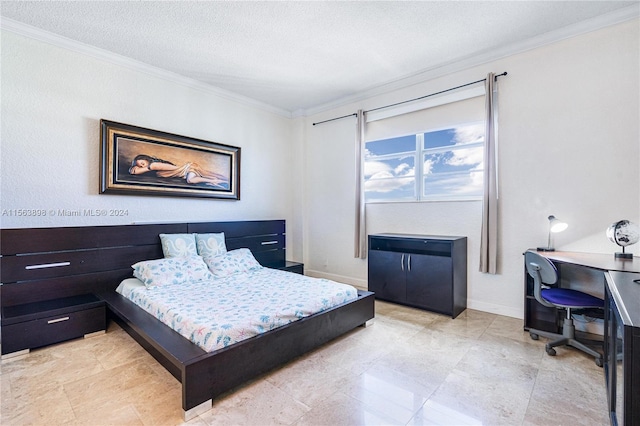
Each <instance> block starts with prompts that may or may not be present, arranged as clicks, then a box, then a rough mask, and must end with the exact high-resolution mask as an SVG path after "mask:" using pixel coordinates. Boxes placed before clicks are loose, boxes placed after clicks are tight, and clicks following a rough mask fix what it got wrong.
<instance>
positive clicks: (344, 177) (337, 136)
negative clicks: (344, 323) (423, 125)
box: [303, 20, 640, 317]
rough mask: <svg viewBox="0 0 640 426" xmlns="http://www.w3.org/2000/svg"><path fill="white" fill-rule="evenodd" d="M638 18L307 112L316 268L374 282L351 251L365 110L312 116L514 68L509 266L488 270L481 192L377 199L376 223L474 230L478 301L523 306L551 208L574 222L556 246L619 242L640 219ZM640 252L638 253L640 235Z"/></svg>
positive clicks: (504, 184) (503, 193)
mask: <svg viewBox="0 0 640 426" xmlns="http://www.w3.org/2000/svg"><path fill="white" fill-rule="evenodd" d="M639 26H640V21H638V20H634V21H630V22H627V23H623V24H619V25H616V26H614V27H610V28H606V29H602V30H599V31H596V32H592V33H588V34H585V35H582V36H578V37H574V38H571V39H567V40H564V41H561V42H557V43H555V44H552V45H548V46H545V47H542V48H537V49H534V50H531V51H528V52H525V53H522V54H518V55H514V56H511V57H507V58H504V59H502V60H499V61H495V62H492V63H487V64H485V65H482V66H478V67H475V68H473V69H469V70H465V71H463V72H458V73H455V74H451V75H447V76H446V77H442V78H438V79H435V80H432V81H427V82H424V83H422V84H419V85H416V86H414V87H411V88H407V89H404V90H398V91H395V92H393V93H389V94H386V95H381V96H377V97H375V98H371V99H367V100H364V101H361V102H355V103H353V104H351V105H347V106H344V107H341V108H336V109H333V110H331V111H325V112H323V113H319V114H316V115H315V116H312V117H308V118H307V120H306V133H305V135H304V140H303V141H304V144H305V148H304V149H305V157H304V161H305V172H306V173H305V181H304V182H305V193H306V194H307V195H306V196H307V202H306V204H305V207H306V211H305V229H306V234H305V238H304V242H305V253H304V254H305V255H304V261H305V263H306V266H305V267H306V269H307V271H308V272H309V273H310V274H313V275H316V276H326V277H331V278H335V279H338V280H341V281H345V282H351V283H353V284H356V285H359V286H362V287H366V277H367V262H366V260H364V261H363V260H358V259H354V258H353V229H354V205H355V204H354V183H353V176H354V174H353V173H354V172H353V167H354V166H353V165H354V162H355V155H354V143H353V141H354V131H355V119H353V118H346V119H343V120H338V121H334V122H331V123H326V124H321V125H317V126H313V125H312V123H313V122H317V121H321V120H325V119H329V118H333V117H339V116H342V115H345V114H350V113H353V112H355V111H356V110H357V109H360V108H362V109H364V110H367V109H371V108H375V107H378V106H382V105H387V104H389V103H393V102H398V101H402V100H405V99H412V98H415V97H417V96H421V95H425V94H429V93H433V92H436V91H439V90H442V89H446V88H448V87H454V86H457V85H459V84H462V83H466V82H469V81H475V80H478V79H480V78H483V77H484V76H485V75H486V73H487V72H495V73H501V72H503V71H507V72H508V76H506V77H501V78H500V79H499V90H500V95H499V102H500V113H499V120H500V121H499V125H500V145H499V158H500V202H499V204H500V219H499V223H500V236H499V240H500V250H499V251H500V255H499V271H500V272H499V274H497V275H489V274H481V273H479V272H478V257H479V255H478V252H479V245H480V238H479V235H480V223H481V204H480V202H448V203H442V202H439V203H435V202H434V203H405V204H371V205H368V207H367V209H368V210H367V211H368V213H367V229H368V233H370V234H373V233H380V232H406V233H423V234H438V235H465V236H467V237H468V256H469V258H468V276H469V280H468V306H469V307H470V308H475V309H479V310H484V311H489V312H495V313H500V314H505V315H510V316H514V317H522V316H523V299H524V295H523V279H524V278H523V263H522V253H523V251H524V250H526V249H527V248H529V247H536V246H539V245H546V237H547V225H548V221H547V216H548V215H549V214H555V215H556V216H557V217H558V218H561V219H563V220H564V221H566V222H568V223H569V224H570V227H569V229H568V230H567V231H565V232H563V233H561V234H556V237H555V246H556V247H557V248H559V249H565V250H573V251H593V252H602V253H613V252H614V251H616V250H617V249H618V248H617V246H615V245H614V244H612V243H611V242H609V241H608V240H607V239H606V237H605V233H604V231H605V229H606V228H607V226H608V225H609V224H610V223H612V222H614V221H616V220H619V219H624V218H627V219H630V220H632V221H635V222H638V219H639V218H640V173H639V172H638V164H639V162H638V159H639V158H640V131H639V126H640V124H639V117H640V108H639V99H640V87H639V78H638V76H639V75H640V68H639V64H640V58H639V52H640V46H639V41H638V40H639V39H640V34H639V31H638V29H639ZM631 251H633V252H634V253H635V254H636V255H638V253H640V245H635V246H632V248H631Z"/></svg>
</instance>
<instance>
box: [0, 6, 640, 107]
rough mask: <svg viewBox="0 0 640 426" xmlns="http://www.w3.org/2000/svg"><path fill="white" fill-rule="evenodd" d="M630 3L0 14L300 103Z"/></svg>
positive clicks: (364, 88)
mask: <svg viewBox="0 0 640 426" xmlns="http://www.w3.org/2000/svg"><path fill="white" fill-rule="evenodd" d="M633 5H635V6H637V5H638V2H637V1H632V2H619V1H421V2H413V1H406V2H405V1H402V2H400V1H393V2H383V1H376V2H369V1H349V2H343V1H319V2H308V1H300V2H298V1H295V2H294V1H289V2H273V1H263V2H244V1H243V2H235V1H221V2H212V1H115V2H113V1H75V2H65V1H53V2H49V1H47V2H40V1H38V2H33V1H4V0H3V1H2V3H1V5H0V7H1V9H0V14H1V15H2V17H3V18H9V19H11V20H13V21H18V22H20V23H24V24H27V25H29V26H33V27H36V28H39V29H42V30H45V31H47V32H51V33H54V34H57V35H61V36H64V37H67V38H69V39H72V40H76V41H79V42H82V43H86V44H88V45H91V46H95V47H99V48H101V49H104V50H107V51H109V52H113V53H116V54H119V55H123V56H125V57H128V58H131V59H135V60H137V61H140V62H143V63H145V64H148V65H152V66H154V67H158V68H160V69H163V70H168V71H171V72H173V73H177V74H179V75H181V76H185V77H188V78H191V79H194V80H197V81H200V82H203V83H206V84H210V85H212V86H215V87H217V88H221V89H224V90H226V91H229V92H233V93H236V94H239V95H242V96H246V97H249V98H251V99H254V100H258V101H260V102H263V103H265V104H267V105H270V106H273V107H276V108H278V109H281V110H284V111H288V112H291V113H296V112H298V113H299V112H305V111H309V110H313V109H318V108H321V107H322V106H328V105H331V104H337V103H339V102H340V101H341V100H346V99H350V98H354V97H356V96H358V95H359V94H363V93H367V92H371V91H372V90H374V89H376V88H380V87H384V86H388V85H390V84H392V83H394V82H398V81H402V80H403V79H404V80H406V79H408V78H411V77H412V76H416V75H420V74H421V73H425V72H428V71H430V70H436V69H438V68H442V67H445V66H450V65H451V64H455V63H463V62H464V61H467V62H469V59H470V58H478V57H482V56H483V55H486V54H487V52H489V51H491V50H492V49H504V47H505V46H509V45H525V44H526V42H527V40H531V39H534V38H536V37H540V36H541V35H544V34H549V33H553V32H558V30H561V29H563V28H566V27H571V26H576V25H579V24H580V23H583V22H584V21H589V20H593V19H595V18H597V17H598V16H601V15H605V14H611V13H614V12H615V11H618V10H622V8H629V7H630V6H633ZM495 71H496V72H499V71H502V70H495Z"/></svg>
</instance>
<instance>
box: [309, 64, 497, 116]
mask: <svg viewBox="0 0 640 426" xmlns="http://www.w3.org/2000/svg"><path fill="white" fill-rule="evenodd" d="M505 75H507V72H506V71H505V72H503V73H502V74H497V75H495V76H494V79H495V80H497V79H498V77H502V76H505ZM483 81H487V79H486V78H483V79H481V80H476V81H472V82H471V83H465V84H461V85H460V86H456V87H451V88H450V89H445V90H441V91H439V92H435V93H431V94H428V95H424V96H420V97H419V98H414V99H409V100H406V101H401V102H396V103H395V104H389V105H385V106H381V107H378V108H373V109H370V110H367V111H365V113H367V112H372V111H377V110H379V109H384V108H390V107H392V106H397V105H402V104H406V103H409V102H414V101H419V100H420V99H425V98H429V97H431V96H435V95H441V94H442V93H446V92H451V91H452V90H457V89H461V88H463V87H467V86H471V85H472V84H477V83H480V82H483ZM355 116H357V114H355V113H354V114H348V115H343V116H342V117H336V118H330V119H328V120H324V121H318V122H317V123H313V125H314V126H315V125H316V124H322V123H327V122H329V121H334V120H341V119H343V118H347V117H355Z"/></svg>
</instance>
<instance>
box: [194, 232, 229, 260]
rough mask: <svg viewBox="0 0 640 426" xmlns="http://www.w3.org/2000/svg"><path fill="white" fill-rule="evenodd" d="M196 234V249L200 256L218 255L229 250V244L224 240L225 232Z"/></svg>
mask: <svg viewBox="0 0 640 426" xmlns="http://www.w3.org/2000/svg"><path fill="white" fill-rule="evenodd" d="M195 235H196V249H197V250H198V254H199V255H200V256H203V257H204V256H217V255H219V254H225V253H226V252H227V245H226V244H225V242H224V232H220V233H214V234H195Z"/></svg>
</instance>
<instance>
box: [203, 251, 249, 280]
mask: <svg viewBox="0 0 640 426" xmlns="http://www.w3.org/2000/svg"><path fill="white" fill-rule="evenodd" d="M204 262H205V263H206V264H207V266H208V267H209V270H210V271H211V273H212V274H213V276H214V277H216V278H224V277H228V276H230V275H233V274H237V273H240V272H248V271H252V270H255V269H259V268H262V265H260V263H258V261H257V260H256V258H255V257H253V254H252V253H251V250H249V249H247V248H241V249H237V250H231V251H229V252H227V253H225V254H221V255H218V256H205V257H204Z"/></svg>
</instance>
